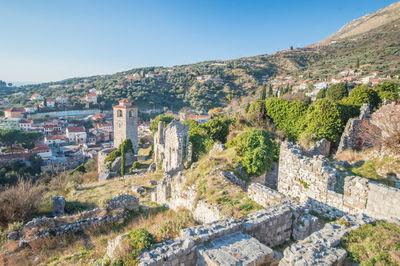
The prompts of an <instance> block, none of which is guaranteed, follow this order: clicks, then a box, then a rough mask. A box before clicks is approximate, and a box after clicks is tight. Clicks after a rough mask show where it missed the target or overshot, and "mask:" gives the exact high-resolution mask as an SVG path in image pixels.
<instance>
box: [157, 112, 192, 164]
mask: <svg viewBox="0 0 400 266" xmlns="http://www.w3.org/2000/svg"><path fill="white" fill-rule="evenodd" d="M154 154H155V155H154V156H155V161H156V163H162V168H163V169H164V170H165V171H171V170H181V169H183V164H184V162H186V161H188V160H189V158H190V156H189V125H184V124H181V123H180V122H179V121H178V120H173V121H172V122H171V123H170V124H169V125H168V126H167V127H166V128H165V129H164V126H163V123H162V122H160V123H159V125H158V130H157V132H156V134H155V136H154Z"/></svg>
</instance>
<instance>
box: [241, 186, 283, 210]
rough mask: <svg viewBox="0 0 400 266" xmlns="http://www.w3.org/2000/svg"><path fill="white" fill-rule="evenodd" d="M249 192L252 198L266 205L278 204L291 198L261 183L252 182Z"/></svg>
mask: <svg viewBox="0 0 400 266" xmlns="http://www.w3.org/2000/svg"><path fill="white" fill-rule="evenodd" d="M247 193H248V196H249V198H250V199H252V200H254V201H255V202H257V203H258V204H260V205H262V206H264V207H268V206H272V205H276V204H278V203H281V202H282V201H284V200H289V198H288V197H287V196H285V195H283V194H282V193H279V192H278V191H276V190H273V189H271V188H269V187H267V186H264V185H261V184H259V183H252V184H250V186H249V187H248V189H247Z"/></svg>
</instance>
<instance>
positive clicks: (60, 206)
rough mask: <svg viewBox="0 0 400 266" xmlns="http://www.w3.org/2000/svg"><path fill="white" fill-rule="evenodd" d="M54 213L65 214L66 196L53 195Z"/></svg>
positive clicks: (56, 214) (55, 214)
mask: <svg viewBox="0 0 400 266" xmlns="http://www.w3.org/2000/svg"><path fill="white" fill-rule="evenodd" d="M52 203H53V215H54V216H61V215H63V214H64V208H65V198H64V197H53V199H52Z"/></svg>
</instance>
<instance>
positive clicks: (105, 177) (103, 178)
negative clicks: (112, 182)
mask: <svg viewBox="0 0 400 266" xmlns="http://www.w3.org/2000/svg"><path fill="white" fill-rule="evenodd" d="M116 176H118V174H117V173H115V172H110V171H108V170H106V171H103V172H100V173H99V181H106V180H108V179H112V178H114V177H116Z"/></svg>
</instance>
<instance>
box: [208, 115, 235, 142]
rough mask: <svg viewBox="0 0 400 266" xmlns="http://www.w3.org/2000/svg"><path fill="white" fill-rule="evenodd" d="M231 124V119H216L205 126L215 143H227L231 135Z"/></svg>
mask: <svg viewBox="0 0 400 266" xmlns="http://www.w3.org/2000/svg"><path fill="white" fill-rule="evenodd" d="M231 123H232V119H230V118H226V117H215V118H213V119H211V120H210V121H208V122H206V123H205V124H204V125H203V126H204V128H205V129H206V130H207V134H208V135H209V136H210V138H211V139H212V140H213V141H219V142H221V143H225V142H226V137H227V136H228V134H229V126H230V125H231Z"/></svg>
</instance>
